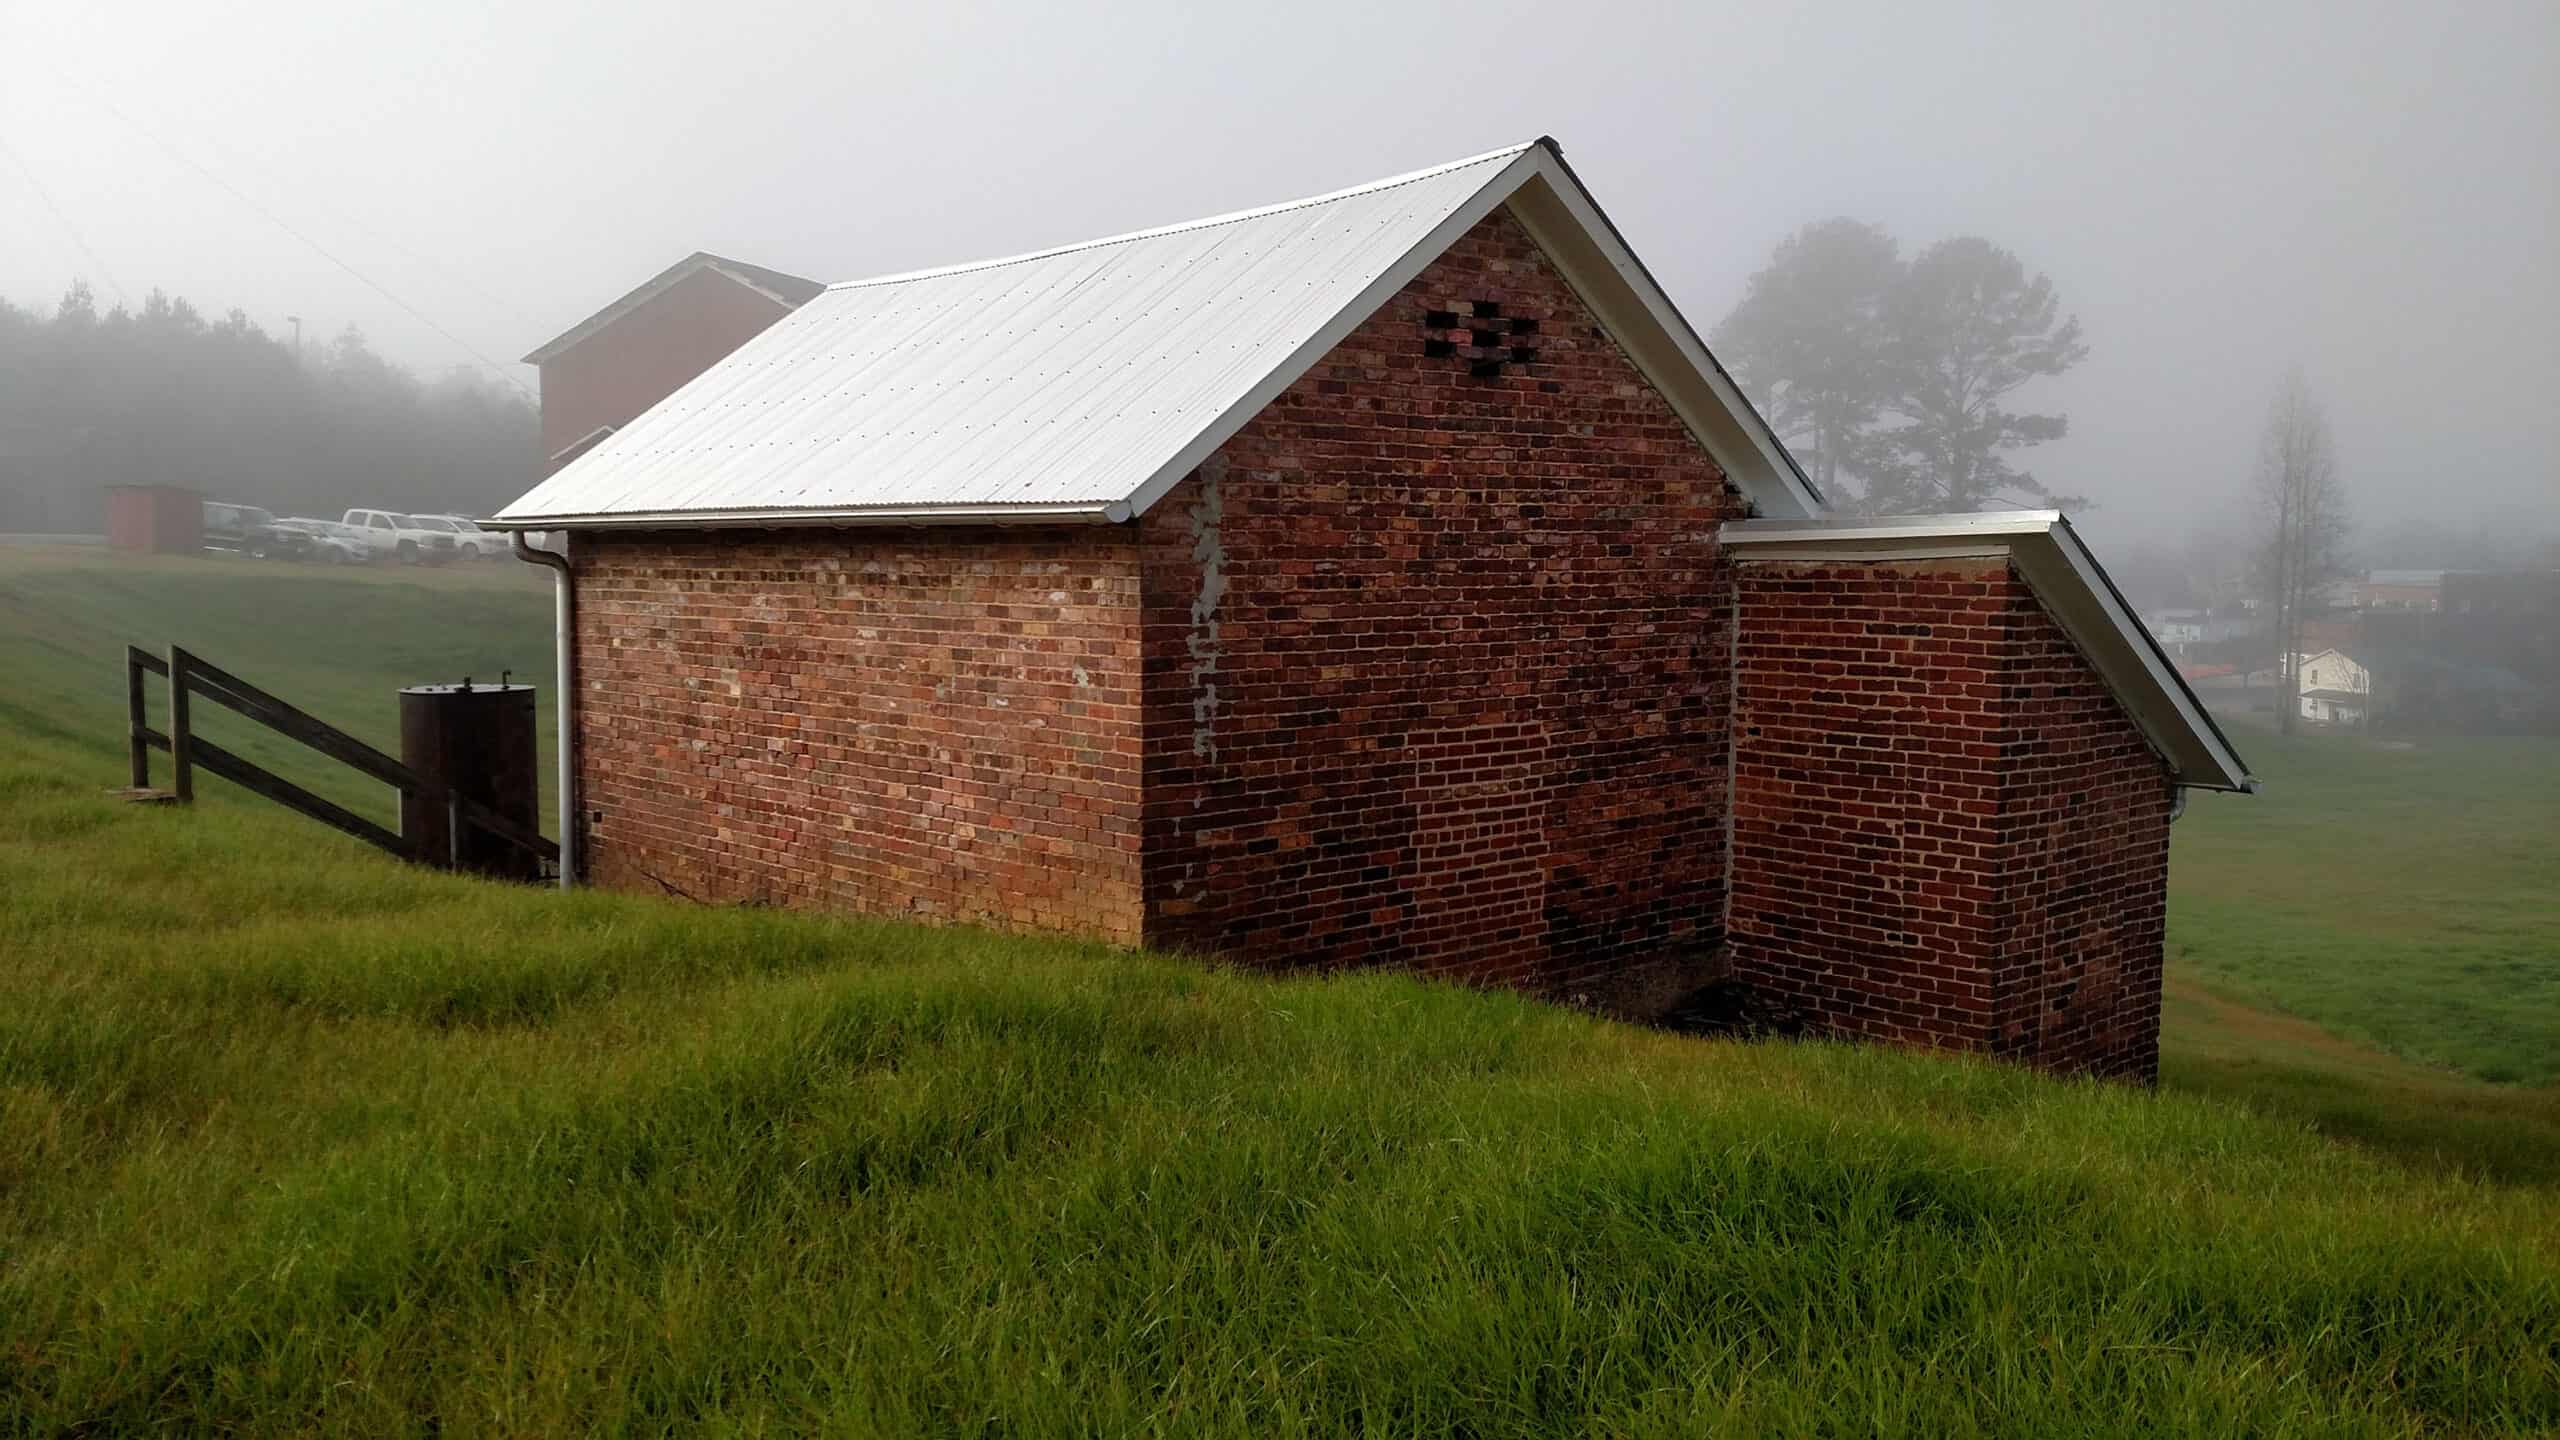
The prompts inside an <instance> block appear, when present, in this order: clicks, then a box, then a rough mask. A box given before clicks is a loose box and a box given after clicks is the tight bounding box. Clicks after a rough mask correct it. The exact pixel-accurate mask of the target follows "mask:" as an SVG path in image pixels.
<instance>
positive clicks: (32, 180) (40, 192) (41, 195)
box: [0, 137, 133, 306]
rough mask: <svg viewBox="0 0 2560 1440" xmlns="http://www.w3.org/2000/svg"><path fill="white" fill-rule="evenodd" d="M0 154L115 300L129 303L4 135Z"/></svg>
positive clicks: (110, 273)
mask: <svg viewBox="0 0 2560 1440" xmlns="http://www.w3.org/2000/svg"><path fill="white" fill-rule="evenodd" d="M0 154H5V155H7V156H8V157H9V161H10V163H11V164H13V165H16V166H17V167H18V173H19V174H21V175H24V176H26V177H27V188H28V189H30V190H33V191H35V192H36V198H37V199H38V200H41V201H43V202H44V208H45V209H46V210H48V211H50V212H52V214H53V218H54V220H55V222H56V223H58V224H59V225H61V226H62V233H64V234H65V235H68V236H70V237H71V243H72V244H74V245H76V246H78V247H80V253H81V254H83V255H86V256H88V257H89V263H90V264H92V265H95V266H97V267H98V274H99V275H100V276H101V277H102V278H104V279H105V280H106V282H107V288H108V289H110V290H113V291H114V292H116V302H117V303H118V304H121V305H128V306H129V305H131V304H132V303H133V300H132V297H130V296H128V295H126V294H125V293H124V287H123V286H122V285H119V284H117V283H116V272H114V271H113V270H110V269H108V268H107V262H106V261H104V260H101V259H99V258H98V252H97V251H95V250H92V249H90V248H89V240H88V237H87V236H85V235H82V234H81V233H80V227H79V226H77V225H74V224H72V223H71V217H70V216H69V215H67V214H64V213H63V209H62V207H61V206H60V205H58V204H55V203H54V199H53V192H52V191H50V190H47V189H46V188H44V182H43V181H42V180H39V179H37V178H36V172H35V169H34V167H33V166H30V165H29V164H27V157H25V156H24V155H21V154H19V153H18V152H17V151H16V150H15V149H13V148H11V146H10V144H9V142H8V139H7V138H6V137H0Z"/></svg>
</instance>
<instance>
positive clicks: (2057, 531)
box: [1716, 510, 2258, 791]
mask: <svg viewBox="0 0 2560 1440" xmlns="http://www.w3.org/2000/svg"><path fill="white" fill-rule="evenodd" d="M1716 538H1717V540H1718V541H1719V542H1721V543H1722V544H1723V545H1724V546H1725V547H1726V548H1727V549H1730V550H1733V551H1735V552H1736V556H1737V558H1739V559H1743V560H1819V561H1829V562H1839V561H1884V560H1917V559H1930V558H1943V557H1951V556H1966V555H1993V554H1997V555H2006V556H2007V557H2009V559H2010V560H2011V561H2013V562H2014V563H2015V564H2016V566H2017V568H2018V573H2019V574H2020V575H2022V576H2024V577H2025V578H2026V581H2027V584H2028V585H2030V586H2031V587H2033V588H2034V590H2035V592H2036V598H2037V599H2038V600H2041V601H2042V602H2044V608H2045V613H2047V614H2049V615H2051V616H2052V617H2053V618H2054V621H2055V622H2056V623H2057V624H2059V625H2061V626H2062V628H2063V630H2064V632H2065V633H2066V634H2068V635H2070V637H2071V639H2072V642H2073V643H2074V644H2076V645H2078V646H2079V647H2080V653H2081V654H2083V655H2085V656H2086V657H2088V660H2089V663H2090V665H2091V666H2092V667H2093V668H2095V669H2096V670H2097V672H2098V674H2099V677H2100V678H2101V679H2104V680H2105V681H2106V682H2107V687H2108V688H2109V689H2110V690H2112V691H2113V692H2114V693H2115V696H2116V699H2117V700H2118V701H2119V702H2121V703H2122V704H2123V705H2124V707H2125V712H2126V713H2127V714H2129V715H2130V716H2132V717H2133V722H2134V724H2135V725H2136V726H2138V727H2139V728H2140V729H2141V731H2142V733H2143V735H2144V737H2145V738H2147V739H2148V740H2150V742H2151V745H2152V748H2153V749H2155V750H2157V751H2159V752H2160V755H2161V757H2162V758H2163V759H2165V760H2166V761H2167V762H2168V763H2169V768H2170V770H2171V771H2172V772H2173V773H2174V774H2175V775H2176V777H2177V781H2178V783H2179V784H2181V785H2192V786H2195V787H2196V788H2198V789H2200V790H2242V791H2253V790H2256V789H2257V788H2258V781H2257V778H2256V777H2255V776H2252V775H2251V774H2250V773H2249V767H2248V765H2247V764H2245V763H2244V762H2243V761H2242V760H2241V759H2240V756H2239V753H2238V752H2237V751H2235V750H2233V749H2232V748H2231V741H2230V740H2229V739H2228V738H2226V737H2225V736H2224V735H2223V733H2222V727H2220V726H2218V725H2216V724H2215V723H2214V722H2213V716H2212V714H2211V713H2210V712H2208V711H2207V710H2206V709H2205V707H2204V702H2203V701H2201V700H2198V699H2197V698H2196V693H2195V691H2194V690H2192V689H2190V688H2188V685H2187V681H2186V677H2184V676H2182V675H2180V674H2179V673H2178V667H2177V666H2175V665H2173V664H2171V663H2170V661H2169V657H2168V655H2167V653H2166V652H2164V651H2162V650H2161V648H2160V642H2159V641H2157V640H2154V639H2153V638H2151V632H2149V631H2148V630H2145V629H2144V628H2143V627H2142V623H2141V621H2139V620H2138V619H2136V618H2135V617H2134V613H2133V608H2132V607H2131V606H2129V605H2127V604H2126V603H2125V599H2124V595H2123V594H2122V592H2120V591H2118V590H2117V589H2116V587H2115V582H2114V581H2112V580H2110V579H2108V578H2107V572H2106V569H2105V567H2103V566H2101V565H2100V564H2099V563H2098V557H2097V556H2095V555H2092V554H2090V553H2089V547H2088V546H2086V545H2084V544H2082V543H2081V540H2080V534H2079V532H2078V531H2076V530H2074V529H2072V528H2071V522H2070V521H2069V520H2068V519H2066V518H2065V517H2064V516H2063V513H2062V512H2061V511H2059V510H1998V511H1986V512H1982V513H1978V514H1960V515H1884V516H1832V517H1827V518H1824V519H1821V520H1814V521H1802V520H1737V521H1732V522H1729V523H1728V524H1726V525H1725V526H1724V527H1723V528H1722V529H1721V530H1720V531H1718V532H1717V536H1716Z"/></svg>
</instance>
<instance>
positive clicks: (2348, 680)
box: [2294, 650, 2373, 725]
mask: <svg viewBox="0 0 2560 1440" xmlns="http://www.w3.org/2000/svg"><path fill="white" fill-rule="evenodd" d="M2294 669H2295V670H2296V671H2297V672H2298V673H2299V674H2300V676H2301V686H2300V689H2301V695H2300V698H2299V700H2298V702H2297V703H2298V704H2299V705H2300V706H2301V713H2302V718H2303V719H2305V720H2314V721H2318V722H2319V723H2321V724H2323V725H2362V724H2363V723H2364V722H2365V717H2366V715H2367V712H2369V711H2370V710H2371V709H2372V708H2373V673H2372V672H2371V671H2369V670H2367V669H2366V668H2365V667H2364V666H2363V665H2361V664H2359V663H2357V662H2356V660H2355V659H2354V658H2353V657H2351V656H2349V655H2347V654H2346V653H2345V652H2343V651H2338V650H2323V651H2321V652H2319V653H2318V654H2316V655H2297V656H2295V657H2294Z"/></svg>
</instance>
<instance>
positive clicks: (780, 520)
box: [478, 500, 1130, 530]
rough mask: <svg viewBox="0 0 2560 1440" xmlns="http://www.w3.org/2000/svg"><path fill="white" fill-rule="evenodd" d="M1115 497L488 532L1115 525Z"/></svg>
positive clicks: (518, 526) (529, 526) (562, 519)
mask: <svg viewBox="0 0 2560 1440" xmlns="http://www.w3.org/2000/svg"><path fill="white" fill-rule="evenodd" d="M1129 516H1130V511H1129V508H1128V507H1127V506H1126V505H1123V504H1120V503H1118V502H1116V501H1099V500H1097V501H1094V502H1092V503H1090V504H1078V505H900V506H874V507H868V508H862V509H815V510H789V509H770V510H765V509H759V510H657V511H609V512H604V513H598V514H581V515H494V516H491V517H489V518H488V519H485V520H482V521H479V522H478V523H479V524H480V525H481V526H482V527H483V528H485V529H490V530H807V529H850V528H857V527H862V526H872V525H1116V524H1119V523H1120V522H1121V521H1124V520H1127V519H1128V518H1129Z"/></svg>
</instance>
